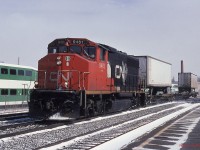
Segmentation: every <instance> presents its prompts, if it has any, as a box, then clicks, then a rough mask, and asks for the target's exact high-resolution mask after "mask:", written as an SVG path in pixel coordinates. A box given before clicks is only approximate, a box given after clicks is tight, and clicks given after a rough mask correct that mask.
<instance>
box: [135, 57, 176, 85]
mask: <svg viewBox="0 0 200 150" xmlns="http://www.w3.org/2000/svg"><path fill="white" fill-rule="evenodd" d="M136 57H137V58H138V59H139V63H140V69H139V75H140V76H141V77H143V78H145V79H146V81H147V83H146V84H147V87H171V85H172V83H171V64H170V63H167V62H165V61H162V60H159V59H156V58H153V57H151V56H136Z"/></svg>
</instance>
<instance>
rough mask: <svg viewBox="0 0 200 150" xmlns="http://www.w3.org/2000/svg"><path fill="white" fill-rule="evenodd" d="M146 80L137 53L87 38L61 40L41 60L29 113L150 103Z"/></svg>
mask: <svg viewBox="0 0 200 150" xmlns="http://www.w3.org/2000/svg"><path fill="white" fill-rule="evenodd" d="M145 83H146V81H145V79H141V78H139V60H138V59H137V58H135V57H134V56H129V55H127V54H126V53H123V52H120V51H117V50H116V49H114V48H112V47H110V46H107V45H103V44H98V43H95V42H92V41H89V40H87V39H81V38H65V39H56V40H54V41H53V42H51V43H50V44H49V45H48V54H47V55H46V56H45V57H43V58H42V59H40V60H39V62H38V83H37V85H36V89H33V90H32V92H31V95H30V101H29V102H28V104H29V114H30V116H32V117H36V118H40V119H47V118H48V117H50V116H52V115H54V114H56V113H60V115H61V116H64V117H69V118H79V117H87V116H94V115H96V114H103V113H106V112H112V111H119V110H124V109H128V108H130V107H132V106H134V105H145V85H146V84H145Z"/></svg>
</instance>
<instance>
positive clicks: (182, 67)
mask: <svg viewBox="0 0 200 150" xmlns="http://www.w3.org/2000/svg"><path fill="white" fill-rule="evenodd" d="M183 69H184V66H183V60H181V73H183V72H184V70H183Z"/></svg>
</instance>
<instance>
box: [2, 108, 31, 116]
mask: <svg viewBox="0 0 200 150" xmlns="http://www.w3.org/2000/svg"><path fill="white" fill-rule="evenodd" d="M27 112H28V107H21V108H20V107H16V108H15V107H13V108H5V109H1V110H0V115H8V114H18V113H27Z"/></svg>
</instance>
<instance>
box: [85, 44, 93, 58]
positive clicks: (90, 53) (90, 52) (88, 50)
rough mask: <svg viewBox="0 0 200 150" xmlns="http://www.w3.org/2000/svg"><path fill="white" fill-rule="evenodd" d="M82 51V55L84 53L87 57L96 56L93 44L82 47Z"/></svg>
mask: <svg viewBox="0 0 200 150" xmlns="http://www.w3.org/2000/svg"><path fill="white" fill-rule="evenodd" d="M83 52H84V55H86V56H87V57H89V58H92V59H94V58H95V57H96V48H95V47H93V46H90V47H88V46H87V47H84V49H83Z"/></svg>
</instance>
